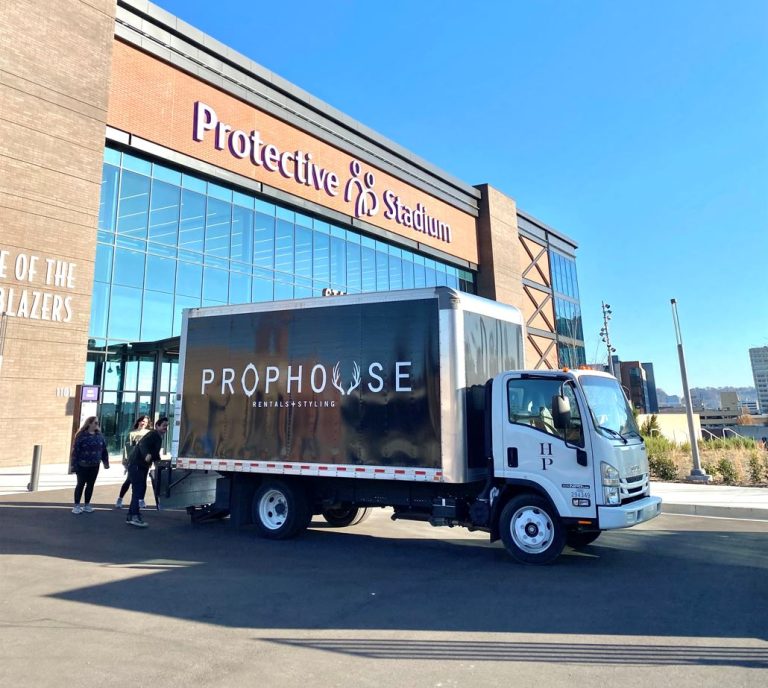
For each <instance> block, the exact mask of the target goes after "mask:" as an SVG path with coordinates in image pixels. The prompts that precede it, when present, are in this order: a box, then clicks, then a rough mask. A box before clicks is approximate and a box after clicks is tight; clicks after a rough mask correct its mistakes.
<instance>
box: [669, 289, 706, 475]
mask: <svg viewBox="0 0 768 688" xmlns="http://www.w3.org/2000/svg"><path fill="white" fill-rule="evenodd" d="M670 303H671V304H672V320H673V321H674V323H675V336H676V337H677V356H678V358H679V359H680V377H681V378H682V380H683V398H684V399H685V413H686V415H687V416H688V438H689V440H690V443H691V453H692V454H693V469H692V470H691V474H690V475H689V476H688V477H687V478H686V480H690V481H691V482H701V483H708V482H709V481H710V480H712V477H711V476H709V475H707V472H706V471H705V470H704V469H703V468H702V467H701V461H699V445H698V443H697V441H696V431H695V428H694V427H693V408H691V390H690V388H689V387H688V373H687V372H686V369H685V352H684V351H683V336H682V334H681V333H680V321H679V320H678V318H677V301H676V300H675V299H670Z"/></svg>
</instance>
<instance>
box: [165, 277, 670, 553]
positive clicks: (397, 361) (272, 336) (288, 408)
mask: <svg viewBox="0 0 768 688" xmlns="http://www.w3.org/2000/svg"><path fill="white" fill-rule="evenodd" d="M523 341H524V323H523V320H522V317H521V314H520V312H519V311H518V310H517V309H516V308H513V307H511V306H507V305H503V304H500V303H497V302H495V301H489V300H487V299H482V298H479V297H477V296H473V295H470V294H465V293H460V292H457V291H454V290H452V289H449V288H446V287H437V288H431V289H416V290H404V291H398V292H387V293H371V294H359V295H341V296H330V297H318V298H311V299H299V300H295V301H284V302H273V303H266V304H246V305H238V306H221V307H208V308H199V309H188V310H186V311H185V312H184V318H183V326H182V334H181V347H180V359H179V389H178V393H177V395H176V406H175V420H174V437H173V442H172V460H171V463H170V468H169V470H166V471H165V472H162V471H161V473H160V481H159V482H160V485H159V491H160V495H161V499H168V500H169V504H170V503H171V502H175V504H176V505H177V506H186V507H187V508H188V511H189V513H190V514H191V515H192V517H193V519H196V520H203V519H207V518H218V517H223V516H226V517H229V518H230V519H231V520H232V522H233V523H234V524H236V525H244V524H253V526H254V527H255V529H256V531H257V532H258V534H260V535H261V536H263V537H265V538H270V539H277V540H279V539H285V538H291V537H294V536H296V535H298V534H300V533H302V532H303V531H304V530H305V529H306V528H307V527H308V525H309V523H310V521H311V519H312V517H313V515H322V517H323V518H324V519H325V520H326V521H327V522H328V523H329V524H331V525H332V526H337V527H346V526H351V525H355V524H357V523H359V522H360V521H361V520H362V519H363V518H364V517H365V516H366V514H367V513H368V510H370V509H372V508H374V507H390V508H391V509H392V519H395V520H397V519H412V520H418V521H425V522H428V523H430V524H432V525H434V526H463V527H466V528H468V529H470V530H478V531H485V532H487V533H489V536H490V539H491V540H492V541H495V540H498V539H500V540H501V541H502V542H503V544H504V547H505V548H506V549H507V551H508V552H509V554H510V555H511V556H512V557H513V558H514V559H516V560H518V561H520V562H525V563H533V564H546V563H549V562H552V561H553V560H554V559H556V558H557V557H558V556H559V554H560V553H561V552H562V550H563V548H564V546H565V545H570V546H572V547H583V546H586V545H588V544H589V543H591V542H593V541H594V540H595V539H596V538H597V537H598V536H599V535H600V533H601V532H602V531H604V530H610V529H614V528H626V527H629V526H634V525H636V524H638V523H642V522H644V521H648V520H649V519H651V518H653V517H655V516H657V515H658V514H659V512H660V508H661V500H660V499H659V498H657V497H653V496H651V495H650V490H649V471H648V458H647V455H646V450H645V446H644V444H643V440H642V438H641V437H640V434H639V433H638V429H637V426H636V424H635V421H634V418H633V415H632V410H631V408H630V406H629V404H628V402H627V399H626V397H625V395H624V393H623V391H622V388H621V386H620V385H619V383H618V381H617V380H616V379H615V378H614V377H612V376H610V375H608V374H606V373H601V372H597V371H593V370H567V369H564V370H524V364H523V351H524V346H523ZM206 481H207V483H206Z"/></svg>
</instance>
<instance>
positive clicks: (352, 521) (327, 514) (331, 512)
mask: <svg viewBox="0 0 768 688" xmlns="http://www.w3.org/2000/svg"><path fill="white" fill-rule="evenodd" d="M370 513H371V510H370V509H366V508H365V507H363V508H360V507H356V506H347V507H345V506H339V507H335V508H332V509H326V510H325V511H323V518H324V519H325V520H326V522H327V523H328V525H329V526H333V527H334V528H346V527H347V526H356V525H358V524H359V523H362V522H363V521H364V520H365V519H366V518H368V515H369V514H370Z"/></svg>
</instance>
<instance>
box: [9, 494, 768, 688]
mask: <svg viewBox="0 0 768 688" xmlns="http://www.w3.org/2000/svg"><path fill="white" fill-rule="evenodd" d="M114 491H115V488H114V486H104V487H100V488H99V487H97V489H96V493H95V499H94V503H95V504H96V505H97V510H96V512H95V513H93V514H82V515H80V516H74V515H72V514H71V513H70V509H71V504H70V499H71V490H54V491H50V492H45V493H31V494H19V495H10V496H3V497H1V498H0V524H1V525H2V539H0V580H2V581H3V585H2V593H0V618H1V619H2V621H0V624H1V626H0V627H2V633H3V641H2V643H1V644H0V648H1V649H0V652H2V655H3V657H2V661H1V662H0V681H1V682H2V683H3V685H13V686H18V685H22V686H54V685H56V686H58V685H61V684H64V685H67V686H80V685H82V686H88V687H92V686H95V685H99V686H111V685H115V686H117V685H126V684H128V683H131V684H133V685H147V686H177V685H178V686H182V685H183V686H189V685H202V684H211V685H217V686H243V685H269V684H270V683H278V682H279V684H280V685H282V686H308V685H317V686H343V687H347V686H349V687H352V686H355V687H359V686H406V685H407V686H475V685H488V686H502V685H503V686H509V685H534V684H544V685H547V686H566V685H568V686H572V685H574V683H585V684H587V685H616V684H621V685H622V686H623V687H624V686H643V688H646V687H647V686H648V685H659V686H661V685H675V686H692V687H693V686H695V687H696V688H701V687H702V686H709V685H712V686H715V685H718V686H722V685H727V686H737V685H738V686H763V685H765V684H766V682H768V620H767V619H766V613H765V605H766V600H768V575H766V574H767V573H768V522H765V521H746V520H735V519H719V518H700V517H692V516H677V515H662V516H660V517H659V518H657V519H656V520H654V521H652V522H651V523H648V524H645V525H643V526H641V527H638V528H634V529H631V530H627V531H620V532H613V533H608V534H604V535H603V536H602V537H601V538H600V539H599V540H598V541H597V543H595V545H593V546H591V547H590V548H588V549H587V550H585V551H584V552H581V553H577V552H575V551H573V550H566V553H565V554H564V556H563V557H561V559H560V560H559V561H558V562H557V564H556V565H554V566H550V567H541V568H538V567H526V566H521V565H518V564H515V563H514V562H512V561H511V560H510V559H509V558H508V557H507V555H506V553H505V552H504V550H503V549H502V548H501V547H500V546H499V545H490V544H489V543H488V542H487V540H486V536H485V535H484V534H481V533H468V532H466V531H464V530H462V529H447V528H439V529H436V528H431V527H430V526H428V525H425V524H419V523H409V522H397V523H392V522H391V521H390V520H389V518H388V514H387V512H386V511H384V510H378V511H377V512H375V513H374V515H373V516H372V517H371V518H370V519H369V520H368V521H366V522H365V523H364V524H362V525H360V526H356V527H354V528H349V529H341V530H335V529H331V528H328V527H324V526H323V524H322V523H321V522H316V523H315V524H314V526H313V528H312V529H311V530H310V531H309V532H308V533H307V534H306V535H304V536H303V537H301V538H299V539H297V540H294V541H289V542H269V541H265V540H260V539H257V538H256V537H255V536H254V532H253V530H252V529H248V528H246V529H242V530H236V529H233V528H231V527H229V525H228V524H227V523H225V522H218V523H211V524H205V525H201V526H192V525H190V523H189V520H188V518H187V516H186V514H185V513H183V512H179V511H161V512H155V511H153V510H151V509H150V510H148V511H147V512H146V514H145V517H146V520H147V521H148V522H149V524H150V527H149V528H147V529H145V530H140V529H134V528H129V527H127V526H126V525H125V524H124V518H125V512H124V511H122V512H121V511H116V510H114V509H112V508H111V503H112V499H113V497H114V495H113V493H114Z"/></svg>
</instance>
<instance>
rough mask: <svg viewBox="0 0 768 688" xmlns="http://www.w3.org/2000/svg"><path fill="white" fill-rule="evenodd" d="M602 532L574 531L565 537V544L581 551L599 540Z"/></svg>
mask: <svg viewBox="0 0 768 688" xmlns="http://www.w3.org/2000/svg"><path fill="white" fill-rule="evenodd" d="M602 532H603V531H601V530H592V531H586V530H585V531H578V530H572V531H570V532H569V533H567V534H566V536H565V544H566V545H568V546H569V547H573V549H581V548H582V547H586V546H587V545H591V544H592V543H593V542H594V541H595V540H597V538H599V537H600V533H602Z"/></svg>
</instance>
